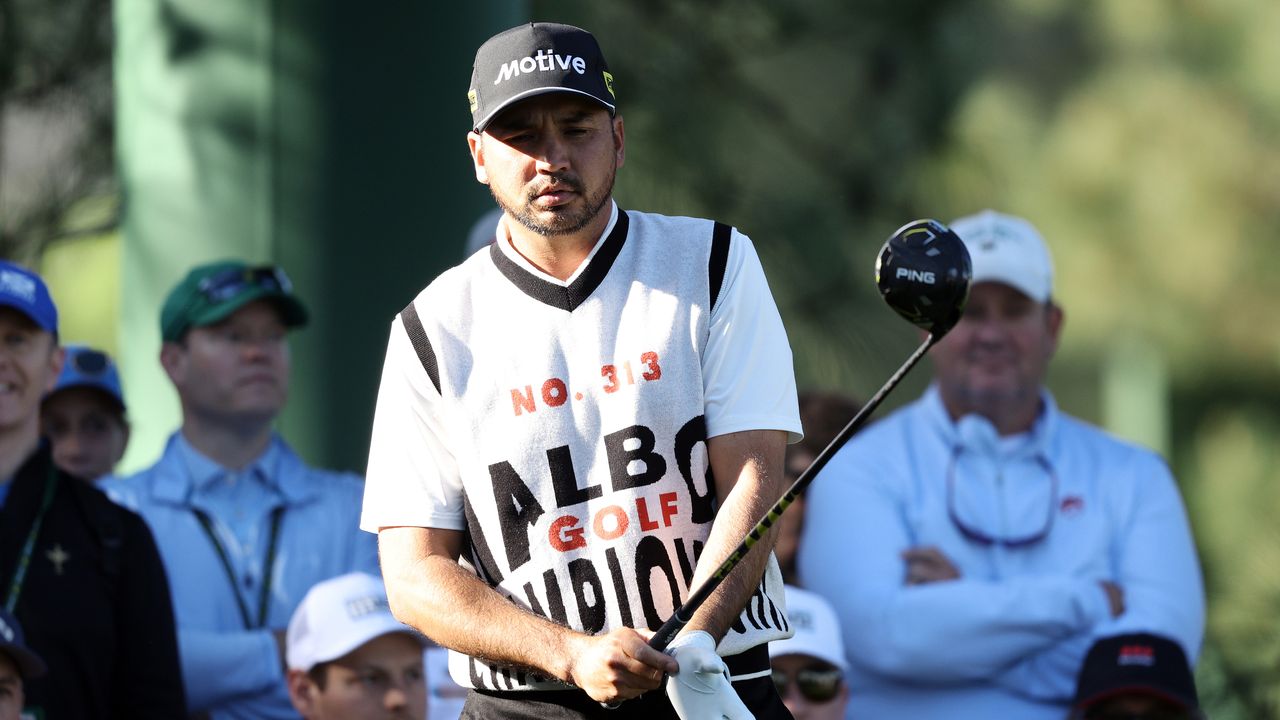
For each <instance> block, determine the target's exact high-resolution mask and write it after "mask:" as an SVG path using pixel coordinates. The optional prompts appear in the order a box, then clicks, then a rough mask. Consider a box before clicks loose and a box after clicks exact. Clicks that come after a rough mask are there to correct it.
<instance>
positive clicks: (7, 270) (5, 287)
mask: <svg viewBox="0 0 1280 720" xmlns="http://www.w3.org/2000/svg"><path fill="white" fill-rule="evenodd" d="M0 306H5V307H11V308H13V309H14V310H17V311H19V312H21V313H22V314H23V315H26V316H27V317H29V318H31V321H32V322H34V323H35V324H36V325H38V326H39V327H40V329H41V330H45V331H47V332H50V333H52V334H54V335H57V334H58V308H57V307H56V306H54V304H53V298H52V297H50V296H49V287H48V286H47V285H45V284H44V280H42V279H41V278H40V276H39V275H37V274H35V273H34V272H32V271H30V270H28V269H26V268H24V267H22V266H21V265H14V264H13V263H11V262H9V261H7V260H0Z"/></svg>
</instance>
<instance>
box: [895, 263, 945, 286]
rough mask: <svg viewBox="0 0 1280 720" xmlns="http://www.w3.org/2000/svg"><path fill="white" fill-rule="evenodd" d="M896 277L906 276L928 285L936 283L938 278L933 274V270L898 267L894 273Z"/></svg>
mask: <svg viewBox="0 0 1280 720" xmlns="http://www.w3.org/2000/svg"><path fill="white" fill-rule="evenodd" d="M894 277H897V278H906V279H908V280H912V281H914V282H922V283H925V284H926V285H936V284H937V282H938V278H937V276H936V275H934V274H933V271H932V270H912V269H911V268H904V267H900V268H898V270H897V272H895V273H894Z"/></svg>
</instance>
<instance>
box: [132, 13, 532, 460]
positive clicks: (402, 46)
mask: <svg viewBox="0 0 1280 720" xmlns="http://www.w3.org/2000/svg"><path fill="white" fill-rule="evenodd" d="M526 18H527V11H526V6H525V3H522V2H514V1H513V2H498V1H490V2H486V3H482V4H479V7H471V6H467V7H464V6H461V5H457V6H452V5H444V6H433V5H432V4H428V3H386V4H374V5H367V4H366V5H358V4H357V5H353V4H351V3H341V2H338V0H324V1H323V2H315V1H314V0H312V1H310V2H307V1H304V0H220V1H219V2H216V3H209V2H205V1H204V0H163V1H162V0H117V2H116V5H115V21H116V31H117V48H116V60H115V83H116V99H117V109H116V113H117V152H118V158H119V169H120V175H121V183H122V187H123V190H124V196H125V212H124V222H123V231H124V244H123V249H122V252H121V277H122V288H123V289H122V294H123V297H122V298H121V309H122V312H121V315H122V317H121V323H120V329H119V334H120V348H121V352H120V355H121V358H120V360H121V369H122V372H123V376H124V383H125V392H126V395H127V400H128V403H129V407H130V416H131V420H132V422H133V425H134V434H133V439H132V441H131V443H130V448H129V453H128V454H127V455H126V457H125V461H124V463H123V464H122V467H121V470H122V471H124V472H127V471H130V470H134V469H138V468H140V467H144V466H146V465H148V464H150V463H151V462H153V461H154V460H155V458H156V457H157V455H158V454H159V452H160V450H161V447H162V444H163V442H164V439H165V438H166V437H167V436H168V434H169V433H170V432H172V431H173V430H174V429H175V428H176V427H177V426H178V425H179V423H180V415H179V411H178V406H177V402H176V398H175V396H174V394H173V391H172V389H171V387H170V385H169V382H168V380H167V378H165V377H164V375H163V371H162V370H161V368H160V365H159V361H158V359H157V357H158V353H159V346H160V338H159V329H158V315H159V308H160V305H161V302H162V301H163V298H164V295H165V293H166V292H167V291H168V289H169V288H170V287H172V286H173V284H174V283H176V282H177V281H178V279H179V278H180V277H181V276H182V275H183V274H184V273H185V272H186V271H187V270H188V269H189V268H190V267H191V266H192V265H195V264H197V263H200V262H204V261H207V260H212V259H217V258H223V257H241V258H245V259H247V260H250V261H254V262H276V263H280V264H281V265H283V266H284V267H285V269H286V270H287V271H288V272H289V274H290V276H291V277H292V278H293V280H294V284H295V286H296V287H297V290H298V292H299V293H300V294H301V295H302V296H303V299H304V300H305V301H306V302H307V304H308V305H309V307H310V309H311V310H312V316H313V320H312V323H311V325H310V326H308V327H307V328H306V329H304V330H302V331H300V332H298V333H296V334H295V335H294V337H293V340H292V344H291V346H292V350H293V366H294V371H293V382H292V387H291V393H290V399H289V404H288V407H287V408H286V410H285V412H284V414H283V415H282V417H281V419H280V422H279V426H280V429H281V431H282V432H283V434H284V435H285V437H286V438H288V439H289V441H290V442H291V443H292V444H293V445H294V446H295V448H297V449H298V450H299V452H300V453H301V454H302V455H303V457H305V458H306V459H307V460H308V461H310V462H313V463H316V464H320V465H326V466H334V467H340V468H346V469H353V470H362V469H363V467H364V463H365V454H366V452H367V449H368V435H369V424H370V421H371V418H372V412H373V406H374V396H375V392H376V388H377V384H378V373H379V370H380V367H381V362H382V356H383V352H384V350H385V345H386V337H387V329H388V326H389V323H390V321H391V318H392V316H393V315H394V314H395V312H396V311H398V310H399V309H400V308H401V307H403V306H404V304H405V303H407V302H408V301H409V300H410V299H411V298H412V297H413V295H414V294H415V293H416V292H417V290H418V289H420V288H421V287H422V286H424V285H425V284H426V283H427V282H429V281H430V280H431V279H432V278H433V277H435V275H436V274H438V273H439V272H440V271H441V270H443V269H445V268H446V267H448V266H449V265H452V264H454V263H456V262H457V261H458V260H460V259H461V255H462V250H461V248H462V243H463V240H464V238H465V236H466V232H467V229H468V228H469V226H470V225H471V223H472V222H473V221H474V219H475V218H476V217H477V216H479V215H480V214H481V213H483V212H484V210H485V209H486V208H487V207H488V206H489V204H490V201H489V199H488V196H487V193H486V192H485V191H484V189H483V188H482V187H481V186H479V185H478V184H476V183H474V182H473V181H471V180H470V178H471V177H472V173H471V169H470V161H469V158H468V156H467V153H466V144H465V133H466V129H467V125H468V120H469V115H468V112H467V106H466V90H467V82H468V79H469V76H470V66H471V58H472V56H473V54H474V51H475V47H476V46H477V45H478V44H479V43H480V42H481V41H483V39H484V38H485V37H488V36H489V35H490V34H492V33H493V32H496V31H497V30H501V29H503V28H505V27H508V26H510V25H514V24H516V23H518V22H520V21H522V20H524V19H526Z"/></svg>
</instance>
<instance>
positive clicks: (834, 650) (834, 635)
mask: <svg viewBox="0 0 1280 720" xmlns="http://www.w3.org/2000/svg"><path fill="white" fill-rule="evenodd" d="M786 592H787V619H788V620H790V621H791V629H792V630H794V631H795V634H794V635H792V636H791V637H789V638H787V639H786V640H775V641H773V642H771V643H769V664H770V665H771V666H772V668H773V682H774V685H776V686H777V688H778V694H779V695H781V696H782V702H783V704H785V705H786V706H787V709H788V710H790V711H791V714H792V715H793V716H794V717H795V720H841V719H842V718H844V711H845V708H846V707H847V706H848V704H849V686H848V684H847V683H845V681H844V673H845V671H846V670H848V669H849V662H848V661H847V660H846V659H845V657H844V646H843V645H842V644H841V643H842V641H841V635H840V622H839V620H837V619H836V613H835V611H834V610H832V609H831V605H830V603H828V602H827V601H826V600H824V599H823V598H822V597H821V596H819V595H816V594H814V593H811V592H809V591H808V590H802V589H800V588H798V587H795V586H792V585H788V586H787V587H786Z"/></svg>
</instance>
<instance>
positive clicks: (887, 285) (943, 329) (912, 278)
mask: <svg viewBox="0 0 1280 720" xmlns="http://www.w3.org/2000/svg"><path fill="white" fill-rule="evenodd" d="M972 275H973V269H972V265H971V263H970V260H969V251H968V250H967V249H966V248H965V246H964V242H963V241H961V240H960V237H959V236H958V235H956V234H955V233H954V232H952V231H951V229H950V228H948V227H947V226H945V225H943V224H942V223H940V222H938V221H936V220H915V221H913V222H910V223H907V224H906V225H903V226H902V227H900V228H898V230H897V232H895V233H893V235H891V236H889V239H888V240H887V241H885V244H884V247H882V248H881V249H880V254H879V256H878V257H877V258H876V286H877V287H879V289H880V295H881V296H882V297H883V298H884V300H885V302H886V303H888V304H889V307H891V308H893V310H894V311H895V312H897V313H898V314H899V315H901V316H902V317H904V318H906V319H907V320H909V321H910V322H911V323H912V324H913V325H916V326H917V327H920V328H922V329H924V330H926V331H928V333H929V335H928V337H926V338H925V340H924V342H923V343H921V345H920V347H919V348H917V349H916V351H915V352H914V353H912V354H911V357H909V358H907V361H906V362H905V363H903V364H902V366H901V367H900V368H898V370H897V371H896V372H895V373H894V374H893V376H892V377H890V378H889V380H888V382H886V383H885V384H884V385H883V386H882V387H881V388H880V389H879V390H877V391H876V394H875V395H873V396H872V397H871V399H870V400H868V401H867V403H866V404H865V405H863V406H862V409H861V410H859V411H858V413H857V414H856V415H854V417H853V419H852V420H850V421H849V423H848V424H847V425H845V426H844V429H843V430H841V431H840V433H839V435H837V436H836V438H835V439H834V440H832V441H831V443H830V444H828V445H827V447H826V448H824V449H823V451H822V452H821V453H819V454H818V457H817V458H815V459H814V461H813V463H812V464H810V465H809V467H808V468H806V469H805V471H804V472H803V473H801V474H800V477H798V478H796V481H795V482H794V483H792V484H791V487H789V488H788V489H787V491H786V492H785V493H783V495H782V498H781V499H780V500H778V502H777V504H775V505H774V506H773V508H771V509H770V510H769V512H768V513H767V514H766V515H765V516H764V517H763V518H762V519H761V520H760V522H758V523H757V524H756V526H755V527H754V528H752V529H751V532H749V533H747V536H746V537H745V538H743V540H742V543H741V544H740V545H738V547H737V549H735V550H734V551H733V552H732V553H730V554H729V557H728V558H726V559H725V561H724V562H723V563H721V564H720V567H719V568H718V569H717V570H716V571H715V574H713V575H712V576H711V577H709V578H707V580H706V581H705V582H703V583H702V584H701V585H699V586H698V588H697V589H696V590H695V591H694V592H693V593H692V594H691V595H690V596H689V598H688V599H687V600H685V601H684V604H683V605H681V606H680V607H679V608H677V609H676V611H675V613H673V614H672V615H671V617H670V618H668V619H667V621H666V622H664V623H663V624H662V627H660V628H658V630H657V632H655V633H654V635H653V637H652V638H651V639H650V640H649V646H650V647H652V648H654V649H657V650H665V649H666V648H667V646H668V645H669V644H670V643H671V641H672V640H674V639H675V636H676V634H677V633H679V632H680V630H681V629H682V628H684V626H685V625H687V624H688V623H689V621H690V620H691V619H692V618H693V615H694V613H696V612H697V611H698V608H700V607H702V604H703V603H704V602H706V600H707V598H708V597H710V595H711V593H713V592H715V589H716V588H717V587H719V586H720V583H721V582H723V581H724V579H725V577H727V576H728V575H729V572H730V571H732V570H733V568H734V566H736V565H737V564H738V562H739V561H740V560H742V558H743V556H744V555H746V554H747V552H749V551H750V550H751V548H752V546H754V545H755V544H756V543H757V542H759V541H760V539H761V538H762V537H763V536H764V534H765V533H767V532H768V531H769V528H770V527H772V526H773V524H774V523H775V522H777V520H778V517H779V516H780V515H782V513H783V512H785V511H786V509H787V508H788V507H789V506H790V505H791V503H792V502H794V501H795V499H796V497H798V496H799V495H800V494H801V493H803V492H804V490H805V488H807V487H808V486H809V483H810V482H812V481H813V479H814V478H815V477H817V475H818V473H819V472H821V471H822V468H824V467H825V466H826V464H827V462H828V461H829V460H830V459H831V457H832V456H833V455H835V453H836V451H837V450H839V449H840V448H841V447H842V446H843V445H844V444H845V442H847V441H848V440H849V438H850V437H852V436H853V434H854V433H856V432H857V431H858V429H859V428H861V427H862V425H863V424H864V423H865V422H866V420H867V418H869V417H870V416H871V413H873V412H874V411H875V409H876V408H877V407H878V406H879V405H880V403H881V402H882V401H883V400H884V398H885V396H886V395H888V394H889V393H890V391H892V390H893V389H894V388H895V387H897V385H898V383H899V382H900V381H901V380H902V378H903V377H904V376H905V375H906V374H907V372H909V371H910V370H911V368H912V367H914V366H915V364H916V363H917V362H919V360H920V358H922V357H924V354H925V353H926V352H928V350H929V348H930V347H933V344H934V343H936V342H937V341H938V340H941V339H942V336H943V335H945V334H947V332H948V331H949V330H951V328H952V327H954V326H955V324H956V323H957V322H959V320H960V315H961V313H962V312H963V311H964V304H965V301H966V300H968V298H969V281H970V278H971V277H972Z"/></svg>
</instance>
